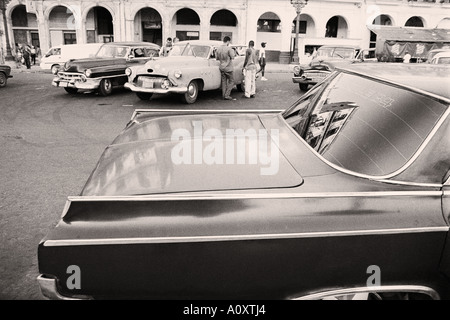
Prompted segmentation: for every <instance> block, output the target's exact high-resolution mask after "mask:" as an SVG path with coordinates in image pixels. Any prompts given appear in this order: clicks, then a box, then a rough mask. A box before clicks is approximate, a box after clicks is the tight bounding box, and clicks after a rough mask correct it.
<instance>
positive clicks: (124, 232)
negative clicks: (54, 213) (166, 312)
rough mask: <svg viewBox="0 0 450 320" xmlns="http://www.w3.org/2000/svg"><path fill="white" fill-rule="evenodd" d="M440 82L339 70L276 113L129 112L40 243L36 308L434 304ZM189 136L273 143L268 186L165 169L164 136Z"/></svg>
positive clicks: (240, 171) (445, 189) (447, 277)
mask: <svg viewBox="0 0 450 320" xmlns="http://www.w3.org/2000/svg"><path fill="white" fill-rule="evenodd" d="M164 59H165V58H164ZM449 70H450V69H449V68H448V67H436V66H431V65H426V64H422V65H415V66H413V67H411V66H410V65H403V64H395V65H386V66H385V68H384V69H383V70H381V69H380V68H378V67H377V66H376V65H375V64H374V65H363V64H359V65H351V66H348V67H346V68H345V69H338V70H335V71H334V72H333V73H331V74H330V76H329V77H328V78H327V79H326V80H325V81H324V82H322V83H320V84H317V85H316V86H314V87H313V88H312V89H311V90H310V91H309V92H308V93H306V94H305V95H303V96H302V97H301V98H300V99H299V100H298V101H297V102H296V103H295V104H294V105H292V106H291V107H289V108H287V109H286V110H285V111H283V112H282V113H280V112H279V111H277V110H273V111H266V110H264V111H254V110H252V111H249V110H236V111H215V110H202V111H199V110H196V111H189V110H176V111H174V110H171V111H169V110H136V111H135V113H134V114H133V116H132V118H131V121H130V122H129V123H128V125H127V126H126V128H125V129H124V130H123V131H122V133H121V134H120V135H119V136H118V137H117V138H116V139H115V140H114V141H113V142H112V143H111V145H109V146H108V147H107V149H106V150H105V152H104V153H103V155H102V157H101V158H100V161H99V163H98V164H97V166H96V168H95V169H94V171H93V172H92V174H91V176H90V178H89V179H88V181H87V183H86V185H85V187H84V188H83V190H82V192H81V195H80V196H77V197H70V198H69V200H68V202H67V205H66V207H65V209H64V212H63V216H62V219H61V220H60V221H59V223H58V225H57V227H56V228H55V229H54V230H52V231H51V232H50V233H49V234H48V235H47V236H46V237H45V238H44V239H43V240H42V241H41V243H40V244H39V249H38V261H39V273H40V274H41V275H40V276H39V283H40V285H41V288H42V292H43V294H44V295H46V296H47V297H50V298H96V299H102V298H153V299H168V298H170V299H186V298H190V299H194V298H195V299H202V298H203V299H243V298H253V299H321V298H330V296H331V297H342V296H345V297H350V298H352V297H353V298H354V297H362V296H363V297H365V298H367V299H383V298H387V299H389V298H392V297H395V298H400V299H406V298H409V299H416V298H418V299H419V298H420V299H422V298H432V299H439V298H443V299H449V298H450V237H449V217H450V178H449V177H450V160H449V159H450V156H449V150H450V117H449V113H450V92H449V82H450V80H449V78H448V72H449ZM412 75H414V77H412ZM198 121H200V122H201V123H202V125H203V128H205V130H207V129H215V130H216V131H215V132H219V133H221V134H223V133H225V132H226V131H227V130H230V129H238V128H239V129H241V130H242V133H241V134H239V135H237V136H236V137H235V139H237V140H238V141H241V142H244V143H245V141H249V139H251V138H252V137H251V136H248V135H246V134H245V132H246V130H249V129H255V130H266V131H267V132H270V133H271V134H272V132H274V130H278V131H277V132H278V133H279V134H278V138H279V140H278V143H277V144H276V147H274V149H272V150H271V152H275V151H277V152H278V154H279V170H278V172H277V173H276V174H273V175H271V176H264V175H261V174H260V173H259V169H260V166H261V164H253V165H250V164H241V165H226V164H218V163H211V164H205V163H201V164H200V163H199V164H195V165H191V164H174V163H173V161H171V152H172V150H173V147H174V144H175V143H176V142H178V141H176V142H174V141H173V140H172V139H171V136H172V134H173V131H174V130H176V129H182V130H185V132H188V133H190V135H189V136H190V138H189V139H187V140H183V143H187V144H194V143H199V142H200V141H202V139H201V137H200V136H199V135H194V128H193V123H195V122H198ZM216 136H217V135H216ZM269 138H270V139H273V138H274V136H273V135H271V137H269ZM219 140H220V141H221V142H222V143H225V140H224V139H219ZM245 150H246V152H247V153H246V154H244V156H245V157H248V156H249V155H250V154H249V152H250V151H249V150H248V148H247V149H245ZM74 264H76V265H77V266H78V267H79V268H80V270H81V277H82V283H83V285H82V286H81V288H78V289H73V288H70V287H68V286H67V285H66V283H67V280H68V278H69V276H70V275H69V274H68V273H67V268H68V266H70V265H74ZM180 266H182V268H180ZM374 266H375V267H376V269H377V270H379V271H380V272H381V282H380V283H379V284H377V286H371V285H369V284H368V274H367V270H372V269H371V268H373V267H374Z"/></svg>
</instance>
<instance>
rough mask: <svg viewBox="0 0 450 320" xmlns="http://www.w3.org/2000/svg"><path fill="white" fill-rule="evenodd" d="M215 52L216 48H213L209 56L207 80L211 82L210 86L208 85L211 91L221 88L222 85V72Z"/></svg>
mask: <svg viewBox="0 0 450 320" xmlns="http://www.w3.org/2000/svg"><path fill="white" fill-rule="evenodd" d="M215 51H216V48H215V47H211V51H210V55H209V59H208V69H209V70H208V71H209V72H208V74H207V79H208V81H209V82H210V84H209V85H208V87H209V88H210V89H218V88H220V85H221V81H222V80H221V77H222V76H221V74H220V70H219V64H220V62H219V60H217V59H216V55H215ZM205 86H206V84H205Z"/></svg>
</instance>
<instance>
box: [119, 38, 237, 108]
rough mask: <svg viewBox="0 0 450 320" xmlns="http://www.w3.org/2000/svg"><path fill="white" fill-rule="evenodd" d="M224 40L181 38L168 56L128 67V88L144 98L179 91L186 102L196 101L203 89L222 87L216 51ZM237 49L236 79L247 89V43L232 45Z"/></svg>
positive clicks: (235, 61)
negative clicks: (183, 39)
mask: <svg viewBox="0 0 450 320" xmlns="http://www.w3.org/2000/svg"><path fill="white" fill-rule="evenodd" d="M221 45H222V42H221V41H202V40H193V41H181V42H178V43H176V44H175V45H174V46H173V47H172V50H171V51H170V53H169V56H168V57H165V58H160V59H157V60H150V61H148V62H147V63H146V64H145V65H142V66H136V67H131V68H128V69H127V70H126V71H125V73H126V74H127V75H128V83H126V84H125V88H128V89H130V90H131V91H134V92H136V94H137V96H138V97H139V98H140V99H142V100H149V99H150V98H151V97H152V95H153V94H154V93H159V94H161V93H163V94H166V93H178V94H180V95H181V98H182V100H183V102H185V103H194V102H195V101H196V100H197V97H198V94H199V92H200V91H207V90H216V89H219V88H220V87H221V75H220V70H219V61H218V60H216V57H215V50H216V48H217V47H219V46H221ZM232 48H233V49H234V50H235V52H236V57H235V58H234V60H233V66H234V82H235V84H236V85H237V89H238V90H239V91H244V76H243V74H242V68H243V65H244V60H245V49H246V47H245V46H242V45H239V46H236V45H232Z"/></svg>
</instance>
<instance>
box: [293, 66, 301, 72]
mask: <svg viewBox="0 0 450 320" xmlns="http://www.w3.org/2000/svg"><path fill="white" fill-rule="evenodd" d="M294 73H295V74H299V73H300V67H299V66H295V67H294Z"/></svg>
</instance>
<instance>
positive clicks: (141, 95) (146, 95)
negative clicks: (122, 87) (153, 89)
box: [136, 92, 153, 100]
mask: <svg viewBox="0 0 450 320" xmlns="http://www.w3.org/2000/svg"><path fill="white" fill-rule="evenodd" d="M136 95H137V96H138V98H139V99H141V100H150V98H151V97H152V96H153V93H150V92H136Z"/></svg>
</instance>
